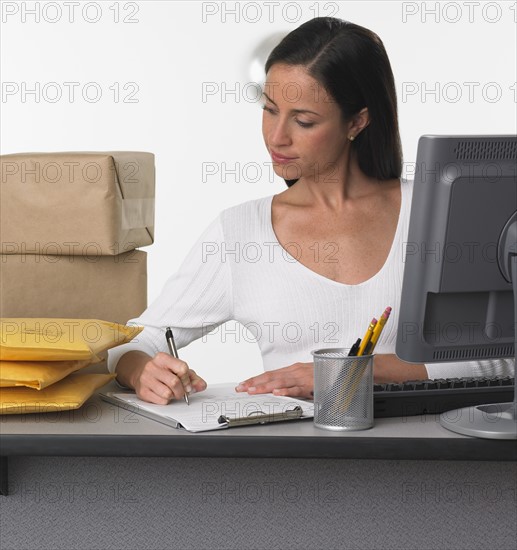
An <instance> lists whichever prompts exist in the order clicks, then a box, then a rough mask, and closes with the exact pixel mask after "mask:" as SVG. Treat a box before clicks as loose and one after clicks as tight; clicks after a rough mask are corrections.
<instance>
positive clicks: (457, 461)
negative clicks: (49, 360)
mask: <svg viewBox="0 0 517 550" xmlns="http://www.w3.org/2000/svg"><path fill="white" fill-rule="evenodd" d="M110 386H111V387H110ZM110 386H105V387H104V388H102V391H110V390H115V389H116V386H115V384H114V383H113V384H112V385H110ZM0 455H1V456H2V473H3V475H4V486H5V485H8V488H9V496H7V497H0V533H1V534H0V547H2V548H338V547H339V548H365V549H377V548H379V549H381V548H402V549H403V548H408V549H409V548H411V549H414V548H426V549H431V548H432V549H434V548H465V549H466V548H469V549H475V548H494V547H497V548H499V549H506V548H508V549H512V550H514V549H515V548H516V543H515V541H516V540H517V525H516V524H517V521H516V518H517V511H516V492H517V491H516V488H517V483H516V463H515V460H516V458H517V444H516V443H515V442H509V441H490V440H481V439H474V438H470V437H466V436H461V435H458V434H454V433H452V432H449V431H447V430H445V429H443V428H442V427H441V426H440V425H439V423H438V419H437V417H435V416H434V415H429V416H424V417H408V418H386V419H377V420H376V423H375V426H374V428H373V429H371V430H367V431H361V432H350V433H347V434H343V433H335V432H327V431H324V430H320V429H317V428H314V426H313V424H312V421H310V420H304V421H300V422H296V423H293V424H277V425H269V426H253V427H241V428H233V429H231V430H222V431H218V432H209V433H203V434H190V433H188V432H184V431H181V430H175V429H174V428H170V427H168V426H165V425H163V424H160V423H157V422H154V421H152V420H149V419H147V418H145V417H142V416H139V415H136V414H134V413H131V412H130V411H127V410H124V409H120V408H118V407H116V406H114V405H111V404H109V403H106V402H104V401H102V400H101V399H100V398H99V396H98V395H95V396H93V397H92V398H91V399H90V400H89V401H88V402H87V403H86V404H85V405H83V407H82V408H81V409H78V410H76V411H62V412H59V413H49V414H47V415H16V416H3V417H0ZM343 459H345V460H343ZM7 463H8V464H7ZM7 466H8V468H9V472H8V473H9V478H8V479H7V477H6V470H7ZM65 523H66V528H65V527H63V528H60V529H59V530H58V531H59V534H57V533H56V532H55V531H54V529H55V528H52V529H50V528H49V525H51V524H52V525H54V524H56V525H61V524H63V525H65Z"/></svg>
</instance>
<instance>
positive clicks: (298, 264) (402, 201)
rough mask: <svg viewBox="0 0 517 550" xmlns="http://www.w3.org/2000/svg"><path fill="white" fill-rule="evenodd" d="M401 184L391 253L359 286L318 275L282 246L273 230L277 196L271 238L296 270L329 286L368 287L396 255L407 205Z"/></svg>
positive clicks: (270, 218) (270, 216)
mask: <svg viewBox="0 0 517 550" xmlns="http://www.w3.org/2000/svg"><path fill="white" fill-rule="evenodd" d="M399 182H400V209H399V216H398V220H397V229H396V230H395V235H394V237H393V242H392V243H391V247H390V251H389V253H388V256H387V257H386V260H385V261H384V263H383V264H382V266H381V268H380V269H379V271H377V273H374V274H373V275H372V276H371V277H370V278H369V279H366V281H362V282H360V283H357V284H347V283H341V282H339V281H334V280H332V279H329V278H328V277H325V276H324V275H321V274H320V273H317V272H316V271H313V270H312V269H310V268H309V267H307V266H306V265H304V264H302V263H301V262H299V261H298V260H297V259H296V258H294V257H293V256H292V255H291V254H289V252H288V251H287V250H286V249H285V248H284V247H283V246H282V244H281V243H280V241H279V240H278V238H277V236H276V233H275V230H274V228H273V198H274V197H275V196H276V195H271V196H270V197H269V208H268V209H267V216H268V219H267V221H268V230H269V232H270V233H271V236H272V237H273V239H274V241H275V244H278V246H279V247H280V248H281V249H282V254H285V255H286V256H287V257H288V258H289V263H290V264H292V265H293V266H296V269H302V270H304V271H306V272H308V273H309V274H310V275H311V276H312V277H315V278H318V279H321V280H323V281H325V282H327V283H329V284H332V285H335V286H338V287H341V288H358V287H361V286H366V285H368V284H371V283H372V282H373V281H375V279H377V278H379V277H380V276H381V274H382V273H383V271H385V270H386V269H387V266H388V264H389V263H390V262H391V259H392V257H393V256H394V255H395V243H396V242H398V237H399V234H400V232H401V231H402V229H401V226H402V217H403V216H402V213H403V212H404V211H405V203H406V193H405V192H404V189H403V181H402V178H400V179H399Z"/></svg>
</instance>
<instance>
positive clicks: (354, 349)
mask: <svg viewBox="0 0 517 550" xmlns="http://www.w3.org/2000/svg"><path fill="white" fill-rule="evenodd" d="M360 345H361V338H358V339H357V340H356V341H355V344H354V345H353V346H352V347H351V348H350V351H349V352H348V357H353V356H355V355H357V351H358V350H359V346H360Z"/></svg>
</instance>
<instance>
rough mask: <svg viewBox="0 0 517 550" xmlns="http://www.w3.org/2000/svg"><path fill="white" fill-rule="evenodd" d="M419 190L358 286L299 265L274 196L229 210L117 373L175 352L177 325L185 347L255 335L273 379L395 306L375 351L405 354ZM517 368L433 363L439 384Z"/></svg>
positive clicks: (174, 279) (497, 363)
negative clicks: (240, 329)
mask: <svg viewBox="0 0 517 550" xmlns="http://www.w3.org/2000/svg"><path fill="white" fill-rule="evenodd" d="M412 189H413V186H412V182H410V181H407V180H401V190H402V200H401V208H400V215H399V220H398V225H397V229H396V233H395V238H394V241H393V244H392V247H391V250H390V252H389V255H388V257H387V259H386V262H385V264H384V265H383V267H382V268H381V269H380V271H379V272H378V273H376V274H375V275H374V276H373V277H371V278H370V279H368V280H367V281H364V282H362V283H360V284H356V285H348V284H343V283H339V282H336V281H333V280H331V279H328V278H327V277H324V276H322V275H319V274H318V273H316V272H314V271H312V270H311V269H309V268H308V267H306V266H304V265H303V264H302V263H300V262H298V261H297V260H296V257H297V248H296V244H295V243H293V244H292V245H290V246H289V245H287V244H286V249H284V248H283V247H282V246H281V245H280V243H279V242H278V240H277V238H276V236H275V233H274V231H273V226H272V222H271V203H272V200H273V195H271V196H268V197H263V198H260V199H256V200H251V201H247V202H245V203H242V204H239V205H237V206H234V207H231V208H228V209H226V210H223V211H222V212H221V213H220V214H219V215H218V216H217V217H216V218H215V219H214V220H213V221H212V222H211V223H210V224H209V225H208V227H207V228H206V229H205V231H204V232H203V233H202V234H201V236H200V237H199V239H198V241H197V242H196V243H195V245H194V246H193V248H192V249H191V250H190V252H189V253H188V255H187V257H186V258H185V260H184V261H183V263H182V264H181V266H180V268H179V270H178V271H177V272H176V273H175V274H174V275H172V276H171V277H170V278H169V279H168V280H167V282H166V283H165V286H164V288H163V290H162V292H161V294H160V295H159V296H158V298H157V299H156V300H155V301H154V302H153V303H152V304H151V305H150V306H149V307H148V308H147V309H146V310H145V311H144V312H143V313H142V315H141V316H140V317H138V318H136V319H132V320H131V321H130V324H138V325H143V326H144V327H145V328H144V330H143V331H142V332H141V334H140V335H139V336H138V337H137V338H136V339H135V340H133V341H132V342H130V343H129V344H124V345H122V346H118V347H117V348H114V349H112V350H110V351H109V354H108V368H109V370H110V371H111V372H114V371H115V367H116V364H117V362H118V360H119V358H120V357H121V355H123V354H124V353H126V352H127V351H130V350H134V349H137V350H142V351H144V352H146V353H148V354H149V355H150V356H154V355H155V354H156V353H157V352H158V351H167V346H166V341H165V336H164V330H165V327H167V326H170V327H171V328H172V329H173V333H174V338H175V341H176V346H177V347H178V348H182V347H184V346H187V345H188V344H189V343H190V342H192V341H194V340H196V339H198V338H201V337H203V336H206V335H207V334H208V333H209V331H210V330H212V329H214V328H215V327H217V326H219V325H221V324H222V323H225V322H227V321H230V320H236V321H238V322H239V323H241V324H242V325H244V326H245V327H246V328H247V329H248V330H249V331H250V332H251V333H252V334H253V335H254V336H255V338H256V340H257V343H258V345H259V347H260V351H261V354H262V359H263V365H264V370H272V369H278V368H281V367H287V366H289V365H291V364H293V363H296V362H298V361H300V362H311V361H312V360H313V358H312V355H311V353H310V352H311V350H316V349H319V348H329V347H350V346H351V345H352V344H353V343H354V342H355V340H356V339H357V338H358V337H362V336H363V334H364V332H365V330H366V327H367V326H368V324H369V322H370V321H371V319H372V317H377V318H379V316H380V315H381V313H382V312H383V311H384V309H385V308H386V307H387V306H391V307H392V308H393V310H392V313H391V316H390V319H389V320H388V322H387V324H386V326H385V327H384V330H383V332H382V334H381V337H380V339H379V342H378V343H377V347H376V349H375V352H376V353H378V354H381V353H395V342H396V332H397V325H398V313H399V304H400V296H401V288H402V277H403V272H404V257H403V253H404V247H403V243H404V242H405V241H406V239H407V233H408V227H409V213H410V206H411V196H412ZM319 253H320V261H324V259H325V258H326V257H328V255H329V252H325V250H323V247H321V248H320V250H319ZM513 367H514V361H513V360H510V359H507V360H494V361H490V360H484V361H471V362H461V363H432V364H426V368H427V371H428V375H429V377H430V378H447V377H449V378H450V377H455V376H482V375H487V374H490V375H513Z"/></svg>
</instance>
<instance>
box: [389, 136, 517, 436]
mask: <svg viewBox="0 0 517 550" xmlns="http://www.w3.org/2000/svg"><path fill="white" fill-rule="evenodd" d="M405 247H406V250H405V266H404V278H403V286H402V296H401V304H400V315H399V324H398V333H397V344H396V353H397V355H398V357H400V358H401V359H403V360H405V361H410V362H415V363H425V362H428V363H433V362H456V361H466V360H470V361H472V360H484V359H497V358H506V357H515V350H516V349H517V343H516V324H515V323H516V320H517V136H433V135H426V136H422V137H421V138H420V140H419V143H418V151H417V161H416V168H415V177H414V189H413V201H412V205H411V217H410V222H409V232H408V237H407V242H406V243H405ZM516 387H517V386H516ZM516 410H517V391H516V398H515V401H514V403H505V404H493V405H480V406H477V407H470V408H467V409H462V410H459V411H455V414H451V413H444V414H442V415H441V417H440V422H441V424H442V425H443V426H444V427H446V428H448V429H450V430H452V431H455V432H459V433H462V434H465V435H472V436H476V437H487V438H495V439H514V438H516V439H517V415H516Z"/></svg>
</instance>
